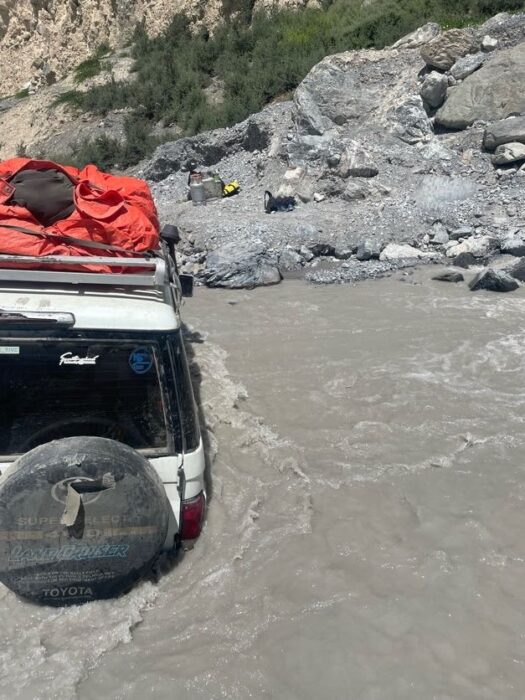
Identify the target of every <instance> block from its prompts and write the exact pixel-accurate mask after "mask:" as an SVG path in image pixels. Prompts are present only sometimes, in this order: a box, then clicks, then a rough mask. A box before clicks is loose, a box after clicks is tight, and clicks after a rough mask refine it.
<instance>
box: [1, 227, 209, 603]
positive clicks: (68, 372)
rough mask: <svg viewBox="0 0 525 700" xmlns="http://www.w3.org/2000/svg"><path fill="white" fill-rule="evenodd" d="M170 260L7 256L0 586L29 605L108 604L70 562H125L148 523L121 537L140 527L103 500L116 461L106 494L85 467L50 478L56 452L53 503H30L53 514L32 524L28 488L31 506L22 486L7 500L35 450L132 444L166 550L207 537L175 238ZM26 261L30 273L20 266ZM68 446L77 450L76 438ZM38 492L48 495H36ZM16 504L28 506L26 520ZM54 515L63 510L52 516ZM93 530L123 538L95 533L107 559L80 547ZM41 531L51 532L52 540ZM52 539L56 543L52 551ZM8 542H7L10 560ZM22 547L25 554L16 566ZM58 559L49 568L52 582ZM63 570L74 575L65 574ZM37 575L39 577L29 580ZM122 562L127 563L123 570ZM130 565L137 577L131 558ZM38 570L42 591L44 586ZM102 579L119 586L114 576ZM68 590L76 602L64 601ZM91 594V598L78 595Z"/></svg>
mask: <svg viewBox="0 0 525 700" xmlns="http://www.w3.org/2000/svg"><path fill="white" fill-rule="evenodd" d="M162 250H163V252H162V254H160V255H157V256H155V257H145V258H140V259H126V260H123V259H117V258H90V259H89V262H90V263H93V264H96V265H99V266H101V265H103V266H106V267H109V268H112V269H114V268H120V269H121V270H124V271H123V272H108V273H96V272H63V271H61V270H62V269H63V268H64V265H65V264H66V263H71V264H80V263H84V264H85V263H86V258H71V257H68V258H65V257H61V258H60V257H55V258H44V259H43V258H33V259H30V258H22V257H16V258H12V257H11V256H5V255H4V256H0V472H1V473H3V477H2V478H1V479H0V580H3V581H4V582H5V583H7V585H9V586H11V587H12V588H14V590H17V592H19V593H21V594H22V595H28V596H29V597H33V598H35V599H38V600H42V599H44V602H46V601H45V599H46V598H49V600H48V601H47V602H52V603H56V604H59V603H60V604H62V603H64V602H84V601H85V600H89V599H92V598H93V597H98V594H97V593H96V591H95V592H94V590H95V589H94V587H93V586H92V585H89V580H87V579H85V577H84V579H82V577H81V576H80V577H79V576H77V578H78V579H79V580H74V579H75V576H76V575H77V574H76V573H75V572H73V573H72V572H71V569H72V567H73V565H72V563H71V562H72V561H73V559H74V560H75V561H77V562H79V561H82V557H83V556H84V555H85V558H86V557H87V558H91V559H92V560H93V561H94V560H96V559H97V557H96V556H93V557H91V555H93V554H95V555H97V554H99V555H100V556H103V557H105V558H106V559H105V561H109V560H111V559H114V560H115V561H117V560H118V559H119V558H120V559H122V558H124V555H123V552H124V551H131V550H130V549H129V547H130V546H131V545H129V542H128V544H127V545H122V542H124V541H125V537H131V536H132V537H135V539H137V538H139V539H140V538H141V537H142V538H143V537H145V536H147V534H148V533H147V527H145V526H144V524H143V523H142V525H140V523H138V520H137V522H135V523H134V524H133V527H131V526H129V527H128V528H127V531H126V528H124V527H120V529H116V528H115V523H117V524H118V525H122V523H124V522H128V524H129V523H133V510H134V508H135V506H134V504H133V502H132V500H130V499H131V498H132V496H129V495H128V496H129V497H128V496H126V498H128V500H127V501H126V506H125V508H124V510H123V511H122V512H123V513H124V515H119V516H118V517H117V516H116V515H115V516H113V515H112V513H113V512H117V510H118V509H116V510H111V504H112V501H111V498H113V499H114V498H115V493H116V492H115V491H114V492H113V495H111V494H109V491H106V494H109V495H104V497H100V495H101V493H102V492H103V491H105V490H106V489H108V484H110V485H111V487H112V488H114V486H115V478H114V476H112V474H111V472H112V468H111V465H110V466H109V467H107V466H106V467H104V469H106V472H104V474H103V476H104V479H106V482H105V483H104V485H103V486H101V485H100V484H99V486H97V484H98V483H99V481H100V479H97V478H96V476H93V475H92V476H89V475H87V476H86V475H85V474H84V472H79V471H77V472H74V473H73V476H68V478H63V477H64V475H65V476H67V475H68V473H66V472H63V473H62V472H60V474H61V478H60V479H59V480H58V481H56V479H58V477H55V476H52V474H54V472H53V469H55V472H56V469H57V467H56V466H55V467H52V466H50V465H51V462H52V461H53V458H52V457H49V456H48V457H47V458H45V460H44V461H45V462H46V464H47V465H48V469H47V472H46V477H45V479H47V481H46V482H45V483H48V482H49V483H50V484H51V491H50V495H48V496H46V498H47V499H48V500H47V501H46V502H45V503H44V502H43V501H41V500H39V501H38V503H36V505H34V506H33V511H34V510H35V509H36V510H38V511H40V513H41V514H42V513H43V515H41V517H40V518H38V517H37V516H38V513H35V518H33V519H32V518H31V515H30V514H29V515H28V513H29V511H28V510H27V508H28V506H27V503H29V501H30V500H31V498H33V499H34V498H36V496H35V494H34V493H31V494H29V492H28V496H27V498H26V499H24V497H23V493H22V492H23V488H22V486H21V485H20V484H21V482H20V483H19V484H18V486H16V488H18V491H16V488H15V487H13V488H15V490H14V491H13V488H12V489H11V491H9V488H8V486H9V483H11V484H13V483H14V478H11V481H9V477H10V474H11V472H12V471H13V467H12V466H11V465H12V464H13V462H14V463H15V466H16V465H17V464H19V463H23V462H24V459H26V458H25V457H24V456H25V455H26V453H28V452H29V455H32V454H34V453H35V454H38V450H39V449H42V446H46V445H47V446H49V447H50V448H51V451H49V452H47V453H45V454H47V455H53V454H54V451H53V450H54V448H53V446H54V445H59V443H58V442H54V441H60V444H66V445H68V444H69V445H73V446H76V445H78V444H79V443H78V440H79V439H80V438H81V437H82V438H84V437H91V438H99V439H100V438H103V439H106V440H108V441H113V443H115V442H116V443H118V444H119V445H126V446H127V449H129V448H132V449H133V451H134V452H136V453H138V454H139V455H141V456H142V457H143V458H146V460H147V461H148V462H149V464H150V465H151V466H152V467H153V468H154V470H155V472H156V475H157V476H158V477H159V479H160V482H162V485H163V489H164V492H165V494H166V496H167V499H166V503H167V506H166V508H167V510H168V511H169V512H168V513H167V518H166V523H167V524H166V528H165V531H163V535H162V537H163V538H164V543H163V548H164V549H172V548H173V547H177V546H178V545H179V544H180V543H181V542H183V541H192V540H194V539H195V538H196V537H198V535H199V534H200V531H201V527H202V523H203V519H204V511H205V503H206V497H205V459H204V451H203V444H202V439H201V435H200V429H199V422H198V412H197V408H196V404H195V400H194V394H193V390H192V384H191V379H190V373H189V368H188V361H187V358H186V353H185V348H184V342H183V338H182V328H181V325H182V324H181V317H180V306H181V298H182V296H183V291H182V287H181V280H182V282H183V285H182V286H186V287H189V290H188V293H187V294H185V295H188V296H189V295H191V283H192V280H191V278H189V279H188V278H182V276H181V277H179V275H178V273H177V268H176V263H175V255H174V244H173V242H171V243H167V242H166V240H164V241H163V249H162ZM13 262H16V269H13ZM22 264H26V265H27V268H26V269H20V266H21V265H22ZM35 265H38V268H37V269H36V268H35ZM124 266H125V267H124ZM68 438H69V439H71V438H75V439H76V440H77V442H74V441H70V442H68V441H67V439H68ZM49 443H51V445H49ZM104 444H106V443H103V445H104ZM107 444H108V445H109V442H108V443H107ZM35 448H36V449H35ZM75 450H76V447H75ZM75 450H73V452H75ZM55 451H56V450H55ZM109 451H110V452H111V450H109ZM43 454H44V453H43ZM72 454H73V453H72ZM123 454H124V453H123ZM77 457H78V455H77ZM123 458H124V461H125V460H126V459H127V457H126V456H125V455H124V457H123ZM68 459H69V458H68ZM74 459H75V457H74V456H71V458H70V459H69V462H70V463H71V464H73V463H74ZM26 461H27V459H26ZM65 461H66V463H68V460H67V459H66V460H65ZM77 461H78V460H77ZM121 461H122V459H121ZM144 461H145V460H144ZM75 464H76V463H75ZM10 466H11V469H8V468H9V467H10ZM44 466H45V465H42V464H41V460H40V462H39V467H38V469H37V470H33V472H32V473H33V474H37V473H38V474H39V473H40V472H42V470H43V469H44ZM77 466H78V465H77ZM75 468H76V467H75ZM78 468H79V469H80V467H79V466H78ZM22 471H23V470H22ZM26 471H27V467H26ZM117 471H118V470H117ZM144 471H145V472H146V471H147V469H146V467H145V468H144ZM28 473H29V472H28ZM56 473H58V472H56ZM50 474H51V476H50ZM82 474H84V475H83V476H82ZM102 481H103V480H102ZM51 482H53V483H51ZM55 482H56V483H55ZM117 482H118V477H117ZM33 483H36V479H33ZM119 483H120V482H119ZM122 483H123V482H122ZM6 484H7V485H6ZM139 487H140V488H139ZM2 488H3V491H2ZM35 488H36V487H35ZM133 488H135V492H134V493H135V495H134V496H133V498H135V499H137V500H136V503H137V505H136V508H137V512H138V510H139V501H140V499H141V498H142V494H143V492H144V488H145V487H144V485H143V484H139V485H138V486H137V484H135V485H134V487H133ZM141 489H142V490H141ZM41 491H42V487H41V486H40V487H39V491H38V493H40V492H41ZM44 491H46V493H47V489H44ZM90 491H91V495H90ZM93 491H97V496H96V497H97V498H98V499H99V500H98V503H99V504H101V503H102V501H104V498H105V499H106V506H105V507H106V511H105V512H104V514H102V515H101V514H100V513H99V515H98V516H90V508H91V505H90V504H91V503H92V502H94V501H95V496H94V495H93ZM8 492H9V495H6V494H8ZM61 494H62V495H61ZM137 494H138V495H137ZM75 499H76V500H75ZM17 501H18V502H19V503H20V504H22V505H20V506H19V510H17V507H18V506H16V504H15V502H17ZM75 504H76V505H75ZM146 505H147V504H146ZM55 506H56V508H57V510H56V512H55V511H53V515H50V514H51V511H52V509H53V508H54V507H55ZM64 506H65V511H64V512H62V511H63V510H64ZM24 508H26V510H24ZM46 509H47V510H46ZM61 509H62V510H61ZM68 509H69V514H68V513H67V512H66V511H68ZM71 509H73V510H74V516H73V517H72V516H71ZM80 509H82V512H81V513H80ZM126 509H127V510H126ZM145 512H147V508H146V511H145ZM126 513H128V515H127V516H126V515H125V514H126ZM130 513H131V515H130ZM81 516H82V519H81ZM90 517H91V520H90ZM137 517H138V516H137ZM105 518H107V520H105ZM118 518H121V520H122V522H121V521H120V520H118ZM126 518H127V520H126ZM55 520H56V521H57V522H55ZM40 521H43V522H40ZM48 521H50V522H49V523H48ZM51 521H53V522H51ZM86 523H87V525H86ZM104 523H105V525H104ZM109 524H111V527H112V528H113V529H111V528H110V527H109ZM90 525H91V526H92V527H93V528H99V529H98V530H95V529H94V530H93V531H92V532H93V533H100V532H104V533H106V536H107V537H109V538H111V537H113V538H114V539H113V540H111V539H110V540H107V541H106V540H101V539H100V537H99V539H97V537H95V534H93V537H94V539H93V540H92V544H93V543H96V544H97V547H98V549H96V550H94V549H93V548H92V549H91V550H88V549H84V550H82V549H78V547H79V546H80V545H81V544H82V546H87V544H86V545H84V544H83V542H84V540H83V538H84V537H86V533H87V532H89V530H86V528H89V527H90ZM139 525H140V526H139ZM48 526H49V527H48ZM106 526H107V527H106ZM102 527H105V529H104V530H101V529H100V528H102ZM149 527H150V530H151V529H152V528H151V526H149ZM39 528H43V529H44V533H43V534H42V532H40V531H39ZM50 528H51V529H50ZM52 528H55V529H54V530H53V529H52ZM79 528H80V530H79ZM141 528H142V529H141ZM79 531H80V536H79V535H78V533H79ZM49 537H51V538H53V537H54V538H55V540H53V543H52V545H51V544H49V541H50V540H49V541H48V538H49ZM115 537H116V538H117V539H115ZM118 538H120V539H118ZM123 538H124V539H123ZM33 540H34V541H33ZM28 541H32V542H33V544H32V545H31V547H29V546H28V545H27V544H24V545H22V544H21V543H27V542H28ZM39 541H42V542H43V543H44V544H46V543H47V548H46V547H44V546H43V545H42V546H40V545H38V542H39ZM2 542H4V543H6V545H7V546H8V550H7V549H4V552H3V554H2V549H1V545H2ZM13 542H15V543H17V545H16V547H15V548H14V549H15V550H16V552H17V553H18V554H17V557H18V559H17V558H16V557H15V559H14V560H13V554H12V552H13V551H14V550H13ZM35 542H36V544H35ZM108 542H109V544H108ZM115 543H116V544H115ZM119 543H120V544H119ZM59 545H60V546H59ZM73 545H74V546H75V547H76V549H74V547H73ZM117 545H118V546H120V547H121V548H120V549H118V546H117ZM102 546H104V547H105V549H104V548H103V549H100V547H102ZM24 547H25V549H24ZM64 547H65V549H64ZM72 547H73V549H72ZM108 547H109V549H108ZM115 547H117V549H115ZM122 547H124V549H123V548H122ZM125 547H128V549H127V550H126V549H125ZM68 548H69V549H68ZM112 552H113V554H112ZM115 552H117V554H115ZM83 553H84V554H83ZM101 553H102V554H101ZM88 554H89V556H88ZM2 556H3V557H4V559H6V560H5V561H4V562H2V561H1V557H2ZM149 556H150V555H149V553H148V556H147V557H146V558H148V557H149ZM75 558H76V559H75ZM51 559H53V560H54V561H53V562H51V564H52V566H51V568H52V569H53V571H52V572H51V573H49V572H50V569H49V566H50V560H51ZM7 560H9V561H7ZM12 560H13V561H12ZM66 560H67V561H69V565H68V566H69V571H68V573H67V576H66V577H65V578H64V576H65V574H64V569H65V568H67V567H65V564H64V561H66ZM21 561H22V562H25V563H24V564H23V566H22V564H21V563H20V562H21ZM13 562H14V563H13ZM142 563H144V562H142V560H141V564H142ZM149 563H151V562H149ZM29 565H31V566H32V567H33V578H32V579H31V577H30V576H29V574H27V572H28V571H29V568H30V567H29ZM119 565H122V566H124V565H125V563H124V562H122V561H119ZM93 566H94V564H93ZM97 566H98V564H97ZM122 566H121V568H120V570H119V571H120V573H122V571H123V569H122ZM126 566H128V568H129V567H132V568H133V567H134V568H135V569H137V570H138V569H139V568H141V567H140V566H138V565H137V564H136V562H135V561H131V560H130V561H128V563H127V564H126ZM24 567H25V568H24ZM28 567H29V568H28ZM53 567H54V568H53ZM35 568H36V569H38V570H39V572H40V574H41V576H40V578H41V579H42V581H44V583H41V584H39V585H38V586H37V587H36V589H35V586H34V585H33V584H34V570H35ZM73 568H74V567H73ZM44 569H45V571H46V572H47V573H46V574H45V576H44V574H42V571H43V570H44ZM2 572H3V573H4V574H5V575H4V576H2ZM6 572H7V573H6ZM26 574H27V576H29V578H27V576H26V578H27V580H28V581H29V583H28V584H27V586H26V588H24V587H23V586H22V588H20V587H18V588H17V586H16V585H12V583H13V577H15V578H16V576H18V577H19V578H20V576H21V578H22V579H23V578H24V575H26ZM105 576H106V579H107V580H109V579H110V578H111V575H110V574H107V572H106V574H105ZM80 579H82V581H80ZM88 579H89V577H88ZM86 580H87V583H86ZM46 581H47V583H45V582H46ZM64 581H65V583H66V584H67V585H65V584H64ZM79 581H80V583H79ZM44 584H45V585H44ZM81 584H82V585H81ZM45 586H47V588H46V587H45ZM60 586H62V588H60ZM66 588H67V592H63V593H60V592H59V593H56V592H55V591H57V590H59V591H60V590H63V591H66ZM81 588H82V589H90V590H91V593H88V594H87V595H84V594H83V592H80V593H79V590H80V589H81ZM71 590H72V591H73V593H71ZM111 590H112V591H113V592H114V591H115V590H116V589H111ZM43 591H47V593H44V592H43ZM99 593H100V591H99ZM51 598H53V599H56V600H51Z"/></svg>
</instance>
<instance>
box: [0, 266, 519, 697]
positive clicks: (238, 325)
mask: <svg viewBox="0 0 525 700" xmlns="http://www.w3.org/2000/svg"><path fill="white" fill-rule="evenodd" d="M430 274H431V273H430V272H429V271H420V272H418V273H416V274H415V275H401V274H398V275H396V276H394V277H392V278H390V279H386V280H381V281H374V282H365V283H361V284H359V285H357V286H337V287H326V288H319V287H312V286H308V285H306V284H304V283H303V282H300V281H289V282H286V283H284V284H282V285H280V286H278V287H273V288H268V289H258V290H255V291H253V292H246V291H238V292H232V291H217V290H215V291H210V290H203V289H199V290H197V292H196V295H195V297H194V299H192V300H191V301H189V302H188V304H187V306H186V309H185V318H186V321H187V322H188V324H189V325H190V326H191V329H192V332H191V334H190V339H191V349H192V353H194V355H195V358H194V362H195V364H196V365H198V368H199V370H200V382H199V384H200V386H199V393H200V399H201V404H202V409H203V413H204V416H205V420H206V424H207V436H208V440H207V441H208V452H209V456H210V461H211V462H212V468H211V484H210V507H209V517H208V521H207V525H206V529H205V531H204V534H203V536H202V538H201V540H200V541H199V543H198V544H197V546H196V547H195V549H194V550H193V551H192V552H189V553H187V554H186V555H185V556H184V558H183V559H182V561H180V563H179V564H178V565H177V566H176V567H175V568H173V569H172V570H171V571H170V572H169V573H167V574H166V575H165V576H163V577H162V578H161V580H160V582H159V583H158V584H154V583H151V582H148V583H144V584H142V585H140V586H139V587H138V588H136V589H135V590H134V591H133V592H132V593H131V594H129V595H128V596H125V597H123V598H121V599H119V600H117V601H108V602H102V603H93V604H90V605H87V606H84V607H77V608H70V609H64V610H54V609H45V608H38V607H34V606H31V605H28V604H27V603H25V602H22V601H20V600H18V599H17V598H16V597H15V596H14V595H12V594H11V593H9V592H7V591H6V589H3V588H2V589H1V590H0V641H1V645H0V674H1V680H0V696H1V697H2V698H6V699H9V700H15V699H23V700H25V699H30V700H36V699H37V698H39V699H42V700H48V699H49V698H56V699H57V700H69V699H71V698H75V699H76V698H78V699H79V700H100V699H104V700H105V699H108V698H111V699H117V698H119V699H124V698H126V699H132V700H138V699H139V698H140V699H142V698H150V697H155V698H160V699H161V700H164V698H166V699H168V698H176V699H177V700H199V699H200V698H202V699H206V700H211V699H212V698H213V699H215V698H232V699H235V700H237V699H238V700H244V699H246V698H256V699H257V698H261V699H263V698H272V699H273V698H275V699H279V700H296V699H297V700H299V699H307V700H310V699H312V700H313V699H314V698H315V699H316V700H318V699H321V700H324V699H325V698H326V699H330V700H331V699H334V700H338V699H350V700H354V699H355V700H361V699H363V700H376V699H378V700H397V699H399V700H401V699H403V700H404V699H410V700H412V699H414V700H416V699H417V700H425V699H427V698H428V699H435V700H445V699H446V700H448V699H452V698H454V699H456V698H458V699H459V698H461V699H469V700H470V699H474V698H475V699H480V698H491V699H492V698H494V699H496V698H497V699H499V700H501V699H506V698H509V699H510V698H523V697H524V695H525V536H524V532H525V459H524V458H525V422H524V418H525V371H524V360H525V299H524V296H525V294H524V292H523V291H522V290H519V291H518V292H516V293H514V294H512V295H497V294H490V293H479V294H472V293H470V292H469V291H468V290H467V289H466V287H465V286H463V285H458V286H454V285H448V284H443V283H438V282H431V281H430Z"/></svg>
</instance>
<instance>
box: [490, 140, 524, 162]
mask: <svg viewBox="0 0 525 700" xmlns="http://www.w3.org/2000/svg"><path fill="white" fill-rule="evenodd" d="M522 160H525V143H519V142H518V143H504V144H503V145H502V146H498V147H497V148H496V152H495V153H494V155H493V156H492V162H493V163H494V165H508V164H509V163H518V162H519V161H522Z"/></svg>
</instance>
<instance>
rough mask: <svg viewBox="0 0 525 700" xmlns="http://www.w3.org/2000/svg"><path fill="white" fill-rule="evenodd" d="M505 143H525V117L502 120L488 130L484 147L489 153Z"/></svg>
mask: <svg viewBox="0 0 525 700" xmlns="http://www.w3.org/2000/svg"><path fill="white" fill-rule="evenodd" d="M505 143H525V116H521V117H512V118H511V119H502V120H500V121H497V122H494V124H491V125H490V126H488V127H487V128H486V130H485V136H484V139H483V145H484V146H485V148H486V149H487V151H494V150H495V149H496V148H497V147H498V146H501V145H502V144H505Z"/></svg>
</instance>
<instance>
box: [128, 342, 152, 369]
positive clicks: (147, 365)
mask: <svg viewBox="0 0 525 700" xmlns="http://www.w3.org/2000/svg"><path fill="white" fill-rule="evenodd" d="M129 366H130V367H131V369H132V370H133V372H135V374H146V372H149V371H150V369H151V368H152V367H153V355H152V353H151V350H149V349H148V348H136V350H133V352H132V353H131V355H130V356H129Z"/></svg>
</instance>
